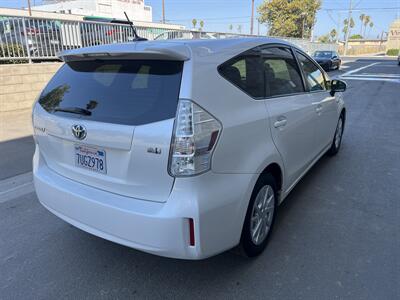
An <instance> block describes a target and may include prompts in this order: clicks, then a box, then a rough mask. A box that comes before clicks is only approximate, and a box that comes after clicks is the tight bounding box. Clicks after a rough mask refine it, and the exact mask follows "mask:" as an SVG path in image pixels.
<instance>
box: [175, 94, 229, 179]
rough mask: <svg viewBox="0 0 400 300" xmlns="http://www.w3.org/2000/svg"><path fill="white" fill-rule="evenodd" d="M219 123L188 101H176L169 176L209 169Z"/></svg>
mask: <svg viewBox="0 0 400 300" xmlns="http://www.w3.org/2000/svg"><path fill="white" fill-rule="evenodd" d="M221 129H222V126H221V124H220V123H219V121H218V120H217V119H215V118H214V117H213V116H212V115H211V114H209V113H208V112H207V111H205V110H204V109H203V108H201V107H200V106H198V105H197V104H195V103H193V102H192V101H190V100H179V103H178V111H177V115H176V119H175V126H174V136H173V139H172V145H171V153H170V158H169V162H170V163H169V172H170V174H171V175H172V176H192V175H197V174H200V173H203V172H206V171H208V170H210V168H211V157H212V153H213V151H214V148H215V144H216V142H217V140H218V136H219V134H220V132H221Z"/></svg>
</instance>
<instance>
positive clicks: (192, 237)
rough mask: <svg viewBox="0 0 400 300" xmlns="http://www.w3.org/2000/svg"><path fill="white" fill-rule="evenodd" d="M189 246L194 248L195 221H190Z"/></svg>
mask: <svg viewBox="0 0 400 300" xmlns="http://www.w3.org/2000/svg"><path fill="white" fill-rule="evenodd" d="M189 245H190V246H194V221H193V219H192V218H190V219H189Z"/></svg>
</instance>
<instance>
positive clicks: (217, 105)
mask: <svg viewBox="0 0 400 300" xmlns="http://www.w3.org/2000/svg"><path fill="white" fill-rule="evenodd" d="M235 53H237V50H236V51H235ZM211 54H212V53H209V52H208V51H207V49H204V53H195V54H194V55H193V56H192V59H191V60H190V61H187V62H185V67H184V72H183V78H182V86H181V93H180V98H187V99H192V100H193V101H194V102H196V103H198V104H199V105H200V106H202V107H203V108H205V109H206V110H207V111H208V112H210V113H211V114H212V115H214V116H215V117H216V118H217V119H218V120H219V121H220V122H221V123H222V127H223V129H222V133H221V135H220V137H219V140H218V143H217V146H216V149H215V152H214V155H213V161H212V171H213V172H215V173H231V174H234V173H247V174H259V173H261V172H262V171H263V170H264V168H265V167H266V166H267V165H268V164H270V163H273V162H275V163H278V164H279V165H280V166H282V161H281V158H280V156H279V154H278V152H277V150H276V148H275V145H274V143H273V141H272V138H271V132H270V129H269V122H268V120H267V109H266V104H265V101H264V100H255V99H253V98H251V97H250V96H248V95H247V94H246V93H244V92H243V91H241V90H240V89H238V88H237V87H235V86H234V85H233V84H231V83H230V82H229V81H227V80H226V79H224V78H223V77H222V76H221V75H220V74H219V73H218V70H217V68H218V66H219V65H220V64H221V63H223V62H225V61H226V60H228V59H229V58H230V57H233V56H234V55H233V54H232V56H229V53H222V54H218V55H211ZM257 177H258V176H257Z"/></svg>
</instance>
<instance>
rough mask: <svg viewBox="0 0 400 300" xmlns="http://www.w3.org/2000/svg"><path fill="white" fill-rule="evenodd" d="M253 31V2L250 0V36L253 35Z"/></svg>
mask: <svg viewBox="0 0 400 300" xmlns="http://www.w3.org/2000/svg"><path fill="white" fill-rule="evenodd" d="M253 29H254V0H251V23H250V34H251V35H252V34H253Z"/></svg>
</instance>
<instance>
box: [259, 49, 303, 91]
mask: <svg viewBox="0 0 400 300" xmlns="http://www.w3.org/2000/svg"><path fill="white" fill-rule="evenodd" d="M261 55H262V56H261V57H262V61H263V68H264V74H265V89H266V91H265V93H266V96H267V97H268V96H279V95H290V94H296V93H301V92H304V87H303V82H302V79H301V75H300V71H299V69H298V66H297V62H296V60H295V58H294V57H293V54H292V51H291V50H290V49H288V48H285V47H265V48H261Z"/></svg>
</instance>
